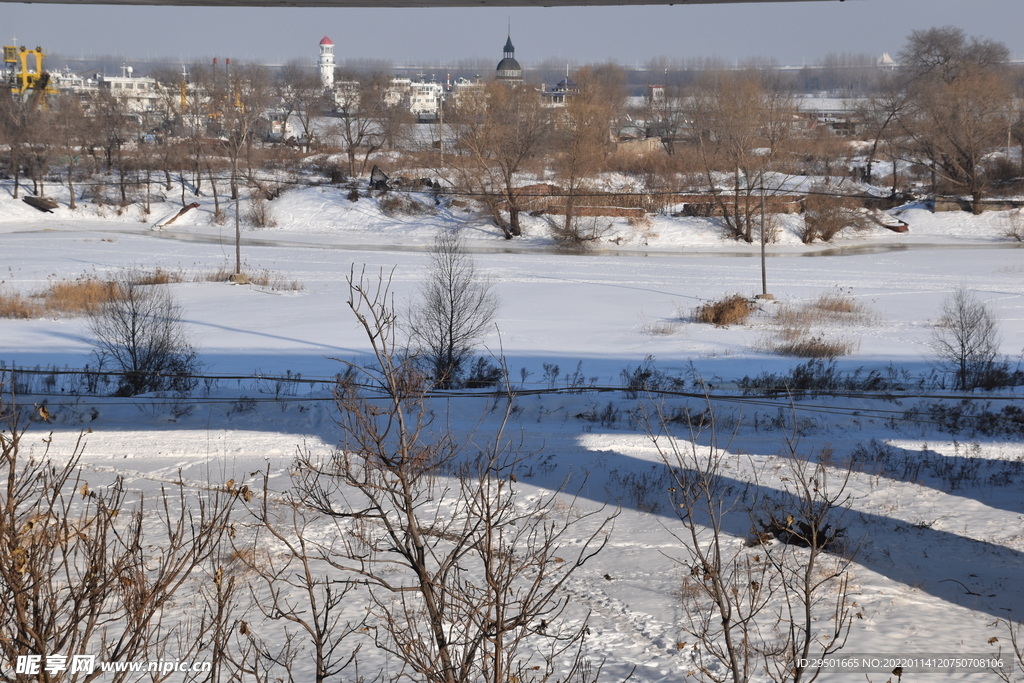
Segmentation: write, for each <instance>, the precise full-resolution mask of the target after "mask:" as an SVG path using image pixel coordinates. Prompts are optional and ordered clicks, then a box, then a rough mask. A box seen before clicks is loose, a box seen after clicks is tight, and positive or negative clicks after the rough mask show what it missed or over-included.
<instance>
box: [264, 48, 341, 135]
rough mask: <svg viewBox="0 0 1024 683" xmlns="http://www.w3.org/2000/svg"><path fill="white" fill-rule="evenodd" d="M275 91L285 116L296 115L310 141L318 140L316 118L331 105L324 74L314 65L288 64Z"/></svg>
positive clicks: (289, 117)
mask: <svg viewBox="0 0 1024 683" xmlns="http://www.w3.org/2000/svg"><path fill="white" fill-rule="evenodd" d="M274 94H275V96H276V98H277V101H278V102H279V103H280V104H281V106H282V108H283V110H284V111H283V114H284V115H283V117H282V120H283V121H284V122H285V123H287V122H288V121H289V120H291V119H292V118H293V117H294V118H295V120H297V121H298V122H299V126H301V128H302V136H303V138H305V140H306V144H307V145H313V144H315V137H316V136H315V134H314V132H313V122H314V121H315V120H316V119H317V117H319V116H322V115H323V114H324V113H325V112H327V111H329V108H330V105H331V102H330V100H329V99H328V94H327V93H325V92H324V86H323V83H321V82H320V75H319V74H318V73H317V72H316V71H314V70H313V69H311V68H307V67H303V66H300V65H298V64H296V63H290V64H287V65H285V67H284V68H283V69H282V70H281V72H280V73H279V74H278V75H277V80H276V82H275V86H274Z"/></svg>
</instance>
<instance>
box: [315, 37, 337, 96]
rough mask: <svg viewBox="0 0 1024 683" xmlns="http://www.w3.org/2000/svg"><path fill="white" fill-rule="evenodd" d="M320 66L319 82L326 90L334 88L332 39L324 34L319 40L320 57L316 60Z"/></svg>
mask: <svg viewBox="0 0 1024 683" xmlns="http://www.w3.org/2000/svg"><path fill="white" fill-rule="evenodd" d="M317 65H318V66H319V67H320V82H321V83H323V86H324V88H325V89H327V90H332V89H333V88H334V41H333V40H331V39H330V38H328V37H327V36H324V39H323V40H321V41H320V59H319V60H318V61H317Z"/></svg>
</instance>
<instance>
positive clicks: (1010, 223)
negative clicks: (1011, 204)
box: [1003, 209, 1024, 242]
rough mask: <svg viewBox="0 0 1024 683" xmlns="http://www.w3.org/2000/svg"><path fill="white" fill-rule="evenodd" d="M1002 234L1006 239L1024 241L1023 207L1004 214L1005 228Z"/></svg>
mask: <svg viewBox="0 0 1024 683" xmlns="http://www.w3.org/2000/svg"><path fill="white" fill-rule="evenodd" d="M1003 235H1004V236H1005V237H1007V238H1008V239H1011V240H1017V241H1018V242H1024V209H1016V210H1014V211H1011V212H1010V213H1008V214H1006V230H1005V231H1004V232H1003Z"/></svg>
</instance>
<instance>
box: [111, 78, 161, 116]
mask: <svg viewBox="0 0 1024 683" xmlns="http://www.w3.org/2000/svg"><path fill="white" fill-rule="evenodd" d="M133 72H134V69H132V67H130V66H122V67H121V75H120V76H99V77H98V78H97V83H96V85H97V87H98V89H99V90H106V91H108V92H109V93H110V94H111V95H113V96H114V97H115V98H117V100H118V101H120V102H122V103H123V104H124V105H125V106H126V107H127V109H128V111H130V112H132V113H135V114H142V113H148V112H154V111H156V110H157V108H158V105H159V103H160V86H159V85H158V84H157V82H156V79H154V78H148V77H139V78H135V77H133V76H132V74H133Z"/></svg>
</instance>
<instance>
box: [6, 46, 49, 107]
mask: <svg viewBox="0 0 1024 683" xmlns="http://www.w3.org/2000/svg"><path fill="white" fill-rule="evenodd" d="M45 56H46V55H45V54H44V53H43V48H41V47H37V48H36V49H34V50H29V49H27V48H25V47H24V46H22V47H20V48H18V47H15V46H14V45H4V69H5V70H6V71H7V72H8V73H9V76H8V79H7V84H8V87H9V88H10V91H11V94H12V95H13V96H15V97H21V98H23V99H24V98H29V99H30V100H31V104H32V107H33V108H35V106H36V105H38V104H40V103H42V104H43V106H45V104H46V99H45V96H46V95H56V94H57V91H56V90H55V89H54V88H53V87H52V86H51V85H50V74H49V73H47V71H46V70H45V69H43V57H45Z"/></svg>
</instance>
